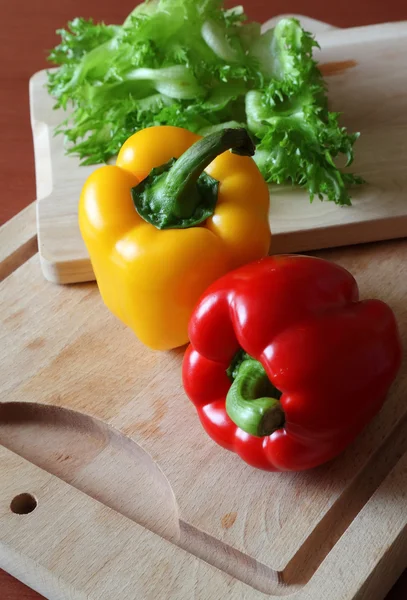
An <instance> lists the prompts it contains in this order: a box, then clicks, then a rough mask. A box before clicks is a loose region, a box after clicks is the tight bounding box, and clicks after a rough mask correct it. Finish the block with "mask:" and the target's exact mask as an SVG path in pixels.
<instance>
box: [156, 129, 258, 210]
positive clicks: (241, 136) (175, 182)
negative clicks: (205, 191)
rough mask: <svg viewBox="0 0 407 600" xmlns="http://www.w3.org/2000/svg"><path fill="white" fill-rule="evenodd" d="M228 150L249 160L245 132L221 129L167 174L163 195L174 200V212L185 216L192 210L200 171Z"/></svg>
mask: <svg viewBox="0 0 407 600" xmlns="http://www.w3.org/2000/svg"><path fill="white" fill-rule="evenodd" d="M229 149H232V151H233V152H234V153H235V154H241V155H242V156H253V154H254V151H255V148H254V145H253V142H252V140H251V138H250V136H249V134H248V133H247V131H246V129H243V128H239V129H222V130H220V131H216V132H215V133H212V134H210V135H207V136H206V137H203V138H202V139H200V140H199V141H198V142H196V143H195V144H193V145H192V146H191V147H190V148H188V150H187V151H186V152H184V154H183V155H182V156H180V158H179V159H178V160H177V161H176V163H175V164H174V166H173V167H172V168H171V170H170V171H169V173H168V177H167V179H166V182H165V189H166V195H167V196H169V197H172V198H174V211H175V212H176V214H177V215H178V216H180V217H184V216H189V215H190V214H191V212H192V211H193V209H194V208H195V206H194V200H195V198H194V196H195V190H196V182H197V180H198V177H199V176H200V175H201V173H202V171H203V170H204V169H205V168H206V167H207V166H208V165H209V164H210V163H211V162H212V161H213V160H214V159H215V158H216V157H217V156H219V154H222V153H223V152H226V150H229Z"/></svg>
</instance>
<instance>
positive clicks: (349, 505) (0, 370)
mask: <svg viewBox="0 0 407 600" xmlns="http://www.w3.org/2000/svg"><path fill="white" fill-rule="evenodd" d="M34 232H35V222H34V218H33V213H32V211H31V210H27V211H25V212H24V213H23V214H21V215H19V216H18V217H16V218H15V219H14V220H13V221H11V222H10V223H9V224H7V225H6V226H5V227H4V228H3V229H2V230H0V247H1V248H2V251H3V252H2V257H1V264H0V275H1V276H4V277H5V279H4V281H3V282H2V284H0V322H1V329H0V382H1V389H0V443H1V444H2V446H1V447H0V568H4V569H6V570H7V571H9V572H10V573H11V574H12V575H14V576H15V577H18V578H19V579H21V580H22V581H24V582H25V583H27V584H28V585H30V586H31V587H33V588H35V589H36V590H38V591H39V592H41V593H42V594H44V595H45V596H46V597H47V598H50V599H52V600H59V599H60V600H67V599H69V600H85V599H90V600H113V599H114V600H156V599H159V600H161V599H163V600H164V599H168V600H191V599H192V598H194V599H197V600H217V599H218V598H222V599H230V600H239V599H241V600H243V599H244V600H261V599H262V598H271V599H277V598H279V597H281V596H289V597H290V598H291V599H292V600H381V599H382V598H383V597H384V595H385V593H386V591H387V590H388V589H389V588H390V587H391V585H392V584H393V583H394V581H395V580H396V578H397V577H398V575H399V574H400V572H401V571H402V569H403V568H404V567H405V566H407V560H406V556H407V509H406V507H407V497H406V495H407V453H406V451H407V402H406V398H407V369H406V367H407V361H406V356H404V360H403V366H402V369H401V372H400V375H399V377H398V379H397V381H396V382H395V384H394V386H393V388H392V390H391V393H390V394H389V397H388V399H387V402H386V404H385V406H384V407H383V409H382V411H381V413H380V414H379V415H378V416H377V418H375V419H374V420H373V421H372V423H370V425H369V426H368V427H367V428H366V429H365V431H364V432H363V433H362V435H360V436H359V438H358V439H357V440H356V441H355V443H354V444H352V446H351V447H349V449H348V450H347V451H346V452H345V453H344V454H343V455H342V456H341V457H339V458H338V459H337V460H335V461H333V462H331V463H330V464H327V465H325V466H323V467H320V468H318V469H314V470H313V471H310V472H306V473H297V474H295V473H279V474H273V473H265V472H261V471H257V470H255V469H252V468H250V467H249V466H247V465H246V464H244V463H243V462H242V461H241V460H240V459H239V458H238V457H237V456H236V455H234V454H232V453H229V452H227V451H226V450H223V449H222V448H220V447H219V446H217V445H216V444H215V443H214V442H212V441H211V440H210V439H209V438H208V437H207V436H206V434H205V433H204V431H203V430H202V427H201V425H200V423H199V420H198V419H197V416H196V413H195V410H194V408H193V406H192V404H191V403H190V402H189V401H188V400H187V398H186V396H185V395H184V393H183V390H182V387H181V377H180V375H181V373H180V369H181V360H182V354H183V349H179V350H177V351H173V352H167V353H158V352H151V351H149V350H147V349H146V348H144V347H143V346H142V345H141V344H140V343H139V342H138V341H137V340H136V339H135V337H134V336H133V334H132V332H131V331H130V330H128V329H126V328H125V327H124V326H123V325H122V324H121V323H120V322H118V321H117V320H116V319H115V318H114V317H113V316H112V315H111V314H110V313H109V312H108V311H107V309H106V308H105V307H104V305H103V304H102V301H101V299H100V296H99V293H98V290H97V287H96V285H95V284H94V283H87V284H78V285H75V286H55V285H52V284H51V283H49V282H47V281H45V280H44V278H43V276H42V273H41V268H40V260H39V256H38V254H36V253H35V245H34V244H33V242H32V241H31V240H33V235H34ZM320 255H322V256H324V257H326V258H329V259H332V260H336V261H337V262H338V263H340V264H342V265H343V266H345V267H347V268H349V269H350V270H351V271H352V272H353V273H354V275H355V276H356V278H357V279H358V282H359V284H360V288H361V294H362V296H363V297H369V296H372V297H378V298H382V299H383V300H386V301H387V302H388V303H389V304H390V305H391V306H392V308H393V309H394V311H395V313H396V316H397V319H398V322H399V326H400V331H401V335H402V339H403V344H404V346H406V344H407V310H406V300H405V299H406V296H407V241H393V242H391V243H390V242H389V243H382V244H375V245H370V246H355V247H353V248H348V249H346V250H335V251H325V252H323V253H321V254H320ZM30 510H31V511H32V512H28V511H30ZM16 512H17V513H18V512H23V513H27V514H16Z"/></svg>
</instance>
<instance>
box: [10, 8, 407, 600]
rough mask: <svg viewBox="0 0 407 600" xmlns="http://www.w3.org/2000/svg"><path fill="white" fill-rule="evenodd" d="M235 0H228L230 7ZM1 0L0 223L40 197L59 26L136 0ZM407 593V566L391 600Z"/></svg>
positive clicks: (15, 586) (311, 12) (368, 17)
mask: <svg viewBox="0 0 407 600" xmlns="http://www.w3.org/2000/svg"><path fill="white" fill-rule="evenodd" d="M236 3H240V2H238V1H237V2H233V1H228V2H227V3H226V4H227V5H228V6H233V5H234V4H236ZM241 3H243V4H246V12H247V14H248V15H249V17H250V18H252V19H256V20H258V21H264V20H267V19H268V18H270V17H271V16H273V15H276V14H282V13H288V12H291V13H299V14H306V15H307V16H310V17H313V18H316V19H320V20H321V21H326V22H329V23H331V24H333V25H336V26H338V27H350V26H355V25H368V24H370V23H380V22H384V21H398V20H407V4H406V3H405V2H402V1H401V0H387V1H386V2H383V0H356V1H355V0H342V1H341V2H323V1H321V0H308V2H307V3H306V4H305V3H304V2H303V0H273V2H271V1H270V0H250V1H249V0H246V2H244V0H241ZM1 4H2V19H1V20H0V55H1V56H2V57H3V61H2V70H1V76H0V77H1V84H0V106H1V111H0V124H1V128H0V129H1V136H0V181H1V195H0V224H2V223H4V222H5V221H7V220H8V219H10V218H11V217H12V216H13V215H14V214H16V213H17V212H19V211H20V210H21V209H22V208H24V207H25V206H27V205H28V204H29V203H30V202H32V201H33V200H34V199H35V180H34V162H33V149H32V138H31V130H30V123H29V109H28V79H29V77H30V76H31V75H32V74H33V73H34V72H35V71H38V70H40V69H43V68H45V67H46V66H47V62H46V58H45V57H46V54H47V49H50V48H52V47H53V46H54V45H55V43H56V42H57V36H56V35H55V30H56V29H57V28H59V27H63V26H64V25H65V24H66V22H67V20H69V19H72V18H74V17H76V16H82V17H92V18H93V19H94V20H104V21H105V22H107V23H120V22H121V21H122V20H123V19H124V17H125V16H126V15H127V14H128V13H129V12H130V11H131V10H132V8H133V7H134V5H135V4H137V1H131V0H121V2H111V3H108V4H107V6H108V8H102V7H101V5H100V2H97V1H96V0H58V2H55V0H36V1H35V2H31V1H29V0H13V2H6V1H5V0H4V1H3V2H2V3H1ZM0 589H1V590H2V592H1V598H2V600H37V599H39V598H40V596H39V595H38V594H36V593H35V592H33V591H32V590H30V589H29V588H27V587H26V586H24V585H22V584H21V583H20V582H18V581H16V580H15V579H13V578H12V577H10V575H8V574H6V573H4V572H2V571H0ZM406 598H407V571H406V572H405V573H404V575H403V576H402V577H401V578H400V580H399V581H398V582H397V584H396V585H395V586H394V588H393V589H392V591H391V592H390V594H389V595H388V597H387V599H386V600H405V599H406Z"/></svg>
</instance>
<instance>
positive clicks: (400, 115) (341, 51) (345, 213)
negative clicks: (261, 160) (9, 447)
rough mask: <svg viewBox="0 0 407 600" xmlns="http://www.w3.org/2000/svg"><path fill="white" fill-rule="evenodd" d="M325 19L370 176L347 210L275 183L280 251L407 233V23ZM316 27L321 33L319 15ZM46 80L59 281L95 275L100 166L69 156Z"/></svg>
mask: <svg viewBox="0 0 407 600" xmlns="http://www.w3.org/2000/svg"><path fill="white" fill-rule="evenodd" d="M273 23H274V22H270V23H269V26H272V24H273ZM316 25H317V26H316V31H317V33H316V35H317V40H318V41H319V43H320V45H321V48H322V51H320V52H318V53H317V55H316V56H317V58H318V60H319V62H320V63H321V64H323V65H325V70H326V71H327V72H328V71H329V67H330V66H331V67H332V66H334V67H335V68H334V69H332V68H331V70H330V72H331V75H332V76H331V77H329V97H330V105H331V108H332V109H333V110H336V111H339V112H343V113H344V115H343V119H342V121H343V123H344V124H346V125H347V126H348V127H349V131H360V132H361V134H362V135H361V138H360V140H359V141H358V142H357V144H356V160H355V163H354V165H352V170H354V171H356V172H357V173H359V174H360V175H361V176H362V177H363V178H364V179H366V181H367V183H366V184H364V185H363V186H359V187H358V188H357V189H355V190H354V191H353V192H352V195H353V200H354V203H353V206H352V207H346V208H344V207H341V206H336V205H335V204H334V203H333V202H328V201H325V202H320V201H318V199H317V200H315V201H314V202H313V203H312V204H311V205H310V203H309V199H308V194H307V193H306V192H304V190H301V189H296V188H292V187H291V186H272V187H270V201H271V204H270V212H269V220H270V227H271V230H272V233H273V237H272V243H271V251H272V252H273V253H284V252H302V251H306V250H315V249H320V248H327V247H333V246H343V245H349V244H356V243H362V242H369V241H376V240H383V239H391V238H397V237H404V236H406V235H407V204H406V201H405V196H406V194H407V173H406V168H405V165H406V163H407V141H406V136H405V129H406V127H407V116H406V115H407V93H406V91H407V84H406V81H407V65H406V62H405V60H404V56H405V55H406V54H407V21H406V22H401V23H392V24H385V25H374V26H373V25H372V26H368V27H361V28H351V29H333V30H328V31H322V32H319V31H318V24H316ZM308 26H309V27H310V28H311V30H313V29H314V31H315V28H313V27H312V23H308ZM339 67H340V68H339ZM45 81H46V76H45V73H44V72H43V71H42V72H40V73H37V74H36V75H35V76H34V77H33V78H32V80H31V83H30V98H31V117H32V123H33V133H34V147H35V155H36V164H37V181H39V182H50V181H52V191H51V192H50V193H49V191H48V193H47V194H46V195H44V194H39V196H38V211H37V215H38V222H37V226H38V240H39V252H40V258H41V265H42V269H43V273H44V276H45V277H46V279H48V280H49V281H53V282H54V283H76V282H82V281H89V280H92V279H94V274H93V270H92V266H91V263H90V259H89V256H88V253H87V251H86V248H85V245H84V243H83V240H82V237H81V235H80V232H79V226H78V217H77V211H78V199H79V196H80V193H81V189H82V187H83V184H84V182H85V180H86V179H87V177H88V176H89V175H90V173H91V172H93V171H94V170H95V169H97V168H99V166H100V165H95V166H92V167H80V166H79V159H78V158H77V157H73V156H66V153H65V149H64V143H63V138H62V136H54V135H53V130H54V128H55V126H56V125H57V124H58V123H59V122H61V121H62V120H63V116H64V115H63V112H62V111H54V110H52V106H53V101H52V99H51V98H50V97H49V95H48V93H47V91H46V88H45V86H44V84H45ZM356 99H357V101H355V100H356ZM129 198H130V196H129Z"/></svg>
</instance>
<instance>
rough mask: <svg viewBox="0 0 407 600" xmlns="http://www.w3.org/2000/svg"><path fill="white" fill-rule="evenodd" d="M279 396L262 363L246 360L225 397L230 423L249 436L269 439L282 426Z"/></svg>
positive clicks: (283, 419)
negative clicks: (267, 437) (268, 436)
mask: <svg viewBox="0 0 407 600" xmlns="http://www.w3.org/2000/svg"><path fill="white" fill-rule="evenodd" d="M280 396H281V392H279V391H278V390H277V389H276V388H275V387H274V386H273V384H272V383H271V382H270V380H269V378H268V377H267V374H266V371H265V370H264V367H263V365H262V364H261V363H259V362H258V361H257V360H255V359H254V358H251V357H249V358H247V359H245V360H243V361H242V363H241V364H240V366H239V368H238V371H237V374H236V378H235V380H234V382H233V383H232V385H231V387H230V389H229V392H228V394H227V396H226V412H227V414H228V415H229V417H230V418H231V419H232V421H233V422H234V423H235V424H236V425H237V426H238V427H240V429H243V431H246V432H247V433H250V434H251V435H255V436H257V437H262V436H266V435H271V434H272V433H273V432H274V431H276V430H277V429H280V428H281V427H282V426H283V425H284V421H285V415H284V411H283V409H282V408H281V404H280V402H279V399H278V398H280Z"/></svg>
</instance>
